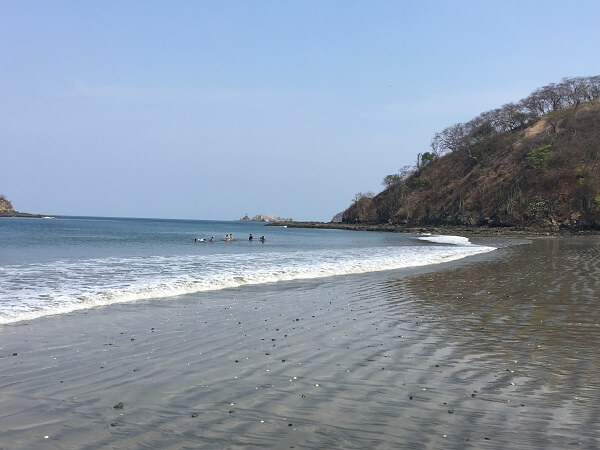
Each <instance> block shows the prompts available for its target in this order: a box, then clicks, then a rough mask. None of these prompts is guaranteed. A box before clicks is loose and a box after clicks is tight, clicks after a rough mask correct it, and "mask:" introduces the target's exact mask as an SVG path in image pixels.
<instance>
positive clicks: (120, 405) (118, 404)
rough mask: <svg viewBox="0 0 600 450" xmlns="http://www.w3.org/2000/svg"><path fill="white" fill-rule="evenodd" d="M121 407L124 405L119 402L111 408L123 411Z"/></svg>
mask: <svg viewBox="0 0 600 450" xmlns="http://www.w3.org/2000/svg"><path fill="white" fill-rule="evenodd" d="M123 406H125V405H123V403H122V402H119V403H117V404H116V405H115V406H113V408H114V409H123Z"/></svg>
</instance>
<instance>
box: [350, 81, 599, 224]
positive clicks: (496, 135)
mask: <svg viewBox="0 0 600 450" xmlns="http://www.w3.org/2000/svg"><path fill="white" fill-rule="evenodd" d="M578 80H581V79H578ZM585 80H589V79H585ZM592 80H596V82H597V81H598V77H595V78H594V79H592ZM565 81H572V80H563V83H564V82H565ZM559 86H561V85H551V86H550V87H552V88H558V87H559ZM588 86H589V84H588ZM546 88H548V87H546ZM542 89H545V88H542ZM539 91H540V90H538V91H536V92H534V94H538V93H539ZM599 92H600V91H598V90H596V91H593V92H592V94H589V93H588V94H586V95H587V97H584V98H583V99H580V100H579V101H570V100H569V99H567V98H566V97H565V100H563V101H562V102H561V101H556V102H555V103H554V104H552V103H550V101H549V100H548V103H547V107H546V108H545V109H544V108H540V109H539V110H538V111H539V112H538V114H533V113H532V111H530V110H528V109H526V108H527V107H528V106H527V103H524V102H525V100H529V98H528V99H525V100H522V101H521V104H523V105H525V106H522V107H521V108H522V109H521V110H520V111H519V110H517V112H516V113H515V112H514V111H513V114H514V116H513V117H512V122H511V123H512V124H511V125H508V126H507V125H506V123H505V125H504V126H501V125H499V120H498V119H497V118H498V117H500V113H501V112H503V111H501V109H498V110H495V111H492V112H489V113H484V114H482V115H481V116H479V117H478V118H476V119H474V120H473V121H471V122H469V123H467V124H458V125H455V126H453V127H449V128H447V129H446V130H444V131H443V132H441V133H438V134H436V136H435V137H434V140H433V143H432V148H433V149H434V151H433V152H431V153H429V152H428V153H424V154H423V155H419V164H418V166H417V167H415V168H414V169H413V170H412V171H410V172H409V173H405V174H395V175H389V176H388V177H386V179H385V180H384V181H385V182H386V184H387V185H388V187H387V189H385V190H384V191H383V192H381V193H379V194H378V195H376V196H365V195H359V196H357V198H356V200H355V202H354V203H353V204H352V205H351V206H350V207H349V208H348V209H347V210H346V211H345V212H344V217H343V221H344V222H345V223H370V224H382V223H389V224H402V225H407V226H423V225H429V226H436V225H461V226H481V225H489V226H512V227H515V226H518V227H533V228H543V229H551V230H558V229H572V230H578V229H600V99H598V98H599V97H600V95H599ZM534 94H532V96H534ZM551 94H552V92H551ZM549 98H551V97H549ZM590 98H591V100H590ZM511 105H512V104H511ZM506 106H508V105H505V107H506ZM512 106H515V105H512ZM505 107H503V108H505ZM525 112H530V115H529V119H527V118H526V117H524V116H517V113H518V114H524V113H525ZM492 113H493V114H492ZM494 114H495V116H494ZM515 116H516V117H518V118H519V120H515V118H514V117H515ZM486 119H488V120H486ZM492 120H496V122H494V123H492ZM440 149H442V151H439V150H440Z"/></svg>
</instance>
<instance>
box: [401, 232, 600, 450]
mask: <svg viewBox="0 0 600 450" xmlns="http://www.w3.org/2000/svg"><path fill="white" fill-rule="evenodd" d="M499 251H500V252H504V253H506V255H505V257H504V258H502V259H498V260H494V261H483V262H478V263H476V264H472V265H464V266H462V267H459V268H456V269H454V270H449V271H443V272H435V273H429V274H424V275H421V276H417V277H412V278H409V279H400V280H396V281H390V290H391V291H392V292H396V293H397V292H403V293H402V295H401V298H402V299H407V298H412V299H413V306H414V307H415V310H418V311H419V312H420V317H421V320H422V321H424V322H426V323H427V329H428V333H431V334H434V335H436V336H438V339H439V342H438V343H439V346H440V348H444V349H445V353H446V354H445V355H443V357H442V358H440V366H442V367H444V372H445V379H444V381H443V383H444V384H445V385H446V386H447V387H450V388H451V390H454V391H456V389H457V388H458V387H460V386H463V387H464V388H465V390H466V389H469V390H471V392H472V395H471V398H472V399H473V400H476V401H473V402H471V403H470V404H467V403H466V402H462V406H464V407H468V409H469V410H471V414H470V417H469V422H470V423H471V426H472V427H476V426H480V427H484V428H486V429H488V430H490V431H489V432H490V433H491V434H492V433H493V434H495V439H494V441H495V442H496V445H497V444H498V441H501V442H504V443H505V444H506V445H508V446H509V447H510V448H521V447H522V448H527V447H529V448H534V447H536V448H564V447H568V446H574V445H576V446H581V445H584V446H585V447H586V448H596V447H597V446H598V444H599V443H600V441H599V439H600V431H599V429H598V426H597V424H598V423H599V420H600V414H599V409H598V406H597V405H599V404H600V352H598V347H597V346H598V344H599V343H600V340H599V338H600V308H599V306H600V305H599V303H598V302H599V301H600V300H599V293H600V239H598V238H597V237H585V238H583V237H582V238H549V239H538V240H534V241H533V242H532V243H531V244H530V245H524V246H519V247H512V248H510V249H508V250H499ZM395 305H396V300H394V299H392V301H391V302H390V314H391V315H393V314H394V310H395ZM400 313H402V308H400ZM450 349H452V350H450ZM484 402H495V403H501V404H505V405H506V406H507V407H510V406H513V407H515V408H516V409H513V410H512V411H511V412H509V411H510V410H504V411H502V410H501V409H499V408H498V407H497V406H494V407H491V408H490V407H489V406H488V407H486V406H485V404H484Z"/></svg>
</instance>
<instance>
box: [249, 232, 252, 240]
mask: <svg viewBox="0 0 600 450" xmlns="http://www.w3.org/2000/svg"><path fill="white" fill-rule="evenodd" d="M248 240H249V241H252V233H250V236H248Z"/></svg>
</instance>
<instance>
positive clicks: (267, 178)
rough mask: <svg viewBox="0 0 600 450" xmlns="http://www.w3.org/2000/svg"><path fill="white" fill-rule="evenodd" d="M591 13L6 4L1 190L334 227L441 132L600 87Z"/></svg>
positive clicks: (599, 35)
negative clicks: (550, 90)
mask: <svg viewBox="0 0 600 450" xmlns="http://www.w3.org/2000/svg"><path fill="white" fill-rule="evenodd" d="M598 17H600V2H598V1H597V0H595V1H583V0H581V1H572V2H564V1H553V0H545V1H527V0H521V1H506V0H503V1H489V2H488V1H458V0H456V1H444V2H443V1H419V2H407V1H400V0H398V1H328V0H322V1H309V0H304V1H283V0H282V1H248V0H246V1H169V2H167V1H163V2H158V1H141V0H140V1H58V0H53V1H26V0H25V1H8V0H4V1H0V165H1V166H0V194H4V195H6V196H7V197H8V198H9V200H11V201H12V202H13V204H14V206H15V208H16V209H18V210H20V211H27V212H39V213H44V214H69V215H102V216H129V217H165V218H195V219H237V218H239V217H241V216H242V215H244V213H246V212H247V213H249V214H250V215H253V214H256V213H265V214H275V215H280V216H284V217H292V218H294V219H297V220H330V219H331V217H332V216H333V215H334V214H335V213H337V212H339V211H342V210H343V209H345V208H346V207H347V206H348V205H349V204H350V202H351V200H352V198H353V197H354V194H355V193H357V192H364V191H375V192H379V191H380V190H381V189H382V186H381V180H382V179H383V177H384V176H385V175H387V174H390V173H394V172H396V171H397V170H398V169H399V168H400V167H402V166H405V165H410V164H414V162H415V161H416V155H417V153H419V152H423V151H427V150H429V143H430V141H431V138H432V136H433V134H434V133H435V132H437V131H440V130H442V129H443V128H445V127H447V126H449V125H452V124H454V123H456V122H463V121H467V120H469V119H471V118H473V117H474V116H476V115H477V114H479V113H480V112H483V111H485V110H488V109H491V108H495V107H498V106H501V105H503V104H505V103H507V102H511V101H517V100H519V99H521V98H522V97H525V96H527V95H528V94H529V93H530V92H531V91H532V90H534V89H536V88H538V87H541V86H543V85H545V84H548V83H552V82H559V81H560V79H561V78H563V77H566V76H569V77H570V76H589V75H598V74H600V57H599V53H598V47H599V44H600V31H599V26H598Z"/></svg>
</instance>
